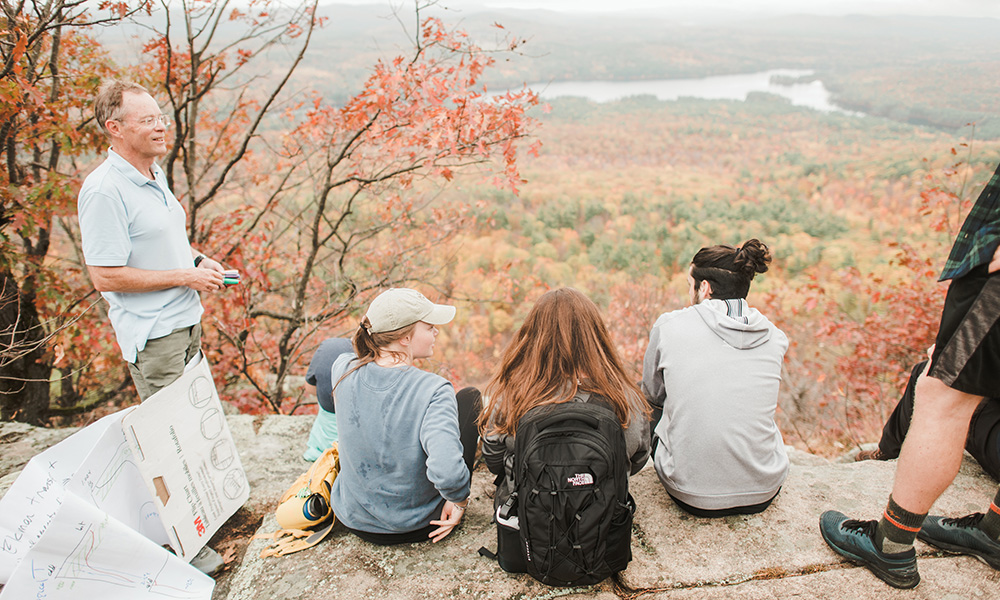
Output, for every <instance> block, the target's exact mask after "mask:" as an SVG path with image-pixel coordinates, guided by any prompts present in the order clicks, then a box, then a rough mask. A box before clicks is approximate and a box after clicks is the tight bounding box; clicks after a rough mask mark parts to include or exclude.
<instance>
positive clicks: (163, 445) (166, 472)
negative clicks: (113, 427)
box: [122, 360, 250, 560]
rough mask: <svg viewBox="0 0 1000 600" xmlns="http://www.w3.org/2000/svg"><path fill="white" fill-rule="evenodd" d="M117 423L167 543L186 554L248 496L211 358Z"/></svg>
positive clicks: (186, 556) (194, 551)
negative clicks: (210, 364) (150, 498)
mask: <svg viewBox="0 0 1000 600" xmlns="http://www.w3.org/2000/svg"><path fill="white" fill-rule="evenodd" d="M122 428H123V429H124V430H125V437H126V438H128V442H129V446H130V447H131V448H132V454H133V455H134V457H135V461H136V464H138V466H139V470H140V471H141V472H142V475H143V481H144V482H145V484H146V487H147V489H148V490H149V494H150V495H151V496H152V498H153V502H154V504H155V506H156V508H157V511H158V512H159V514H160V515H161V518H162V519H163V523H164V525H165V526H166V530H167V536H168V538H169V540H170V547H171V548H173V549H174V551H175V552H176V553H177V555H178V556H180V557H181V558H184V559H185V560H190V559H191V558H192V557H193V556H194V555H195V554H197V552H198V550H200V549H201V548H202V546H204V545H205V543H206V542H207V541H208V540H209V538H211V537H212V535H213V534H214V533H215V532H216V531H218V530H219V527H221V526H222V524H223V523H225V522H226V519H228V518H229V517H231V516H232V515H233V513H235V512H236V511H237V509H239V508H240V507H241V506H243V504H244V503H245V502H246V501H247V499H249V498H250V486H249V484H248V483H247V478H246V473H245V472H244V471H243V464H242V463H241V462H240V457H239V454H237V452H236V444H235V443H234V442H233V436H232V434H231V433H230V431H229V425H228V423H227V422H226V417H225V414H224V413H223V411H222V402H221V401H220V400H219V394H218V393H217V392H216V390H215V384H214V383H213V381H212V373H211V372H210V371H209V369H208V361H206V360H201V361H199V362H198V363H197V365H196V366H194V367H193V368H191V369H190V370H188V371H187V372H186V373H184V375H182V376H181V377H180V379H178V380H177V381H175V382H174V383H172V384H170V386H168V387H166V388H164V389H162V390H160V391H159V392H157V393H156V394H154V395H153V396H152V397H150V398H149V399H148V400H146V401H145V402H143V403H142V405H140V406H138V407H137V408H136V409H135V410H133V411H132V412H130V413H128V414H127V415H125V416H124V417H123V418H122Z"/></svg>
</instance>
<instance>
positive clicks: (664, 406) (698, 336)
mask: <svg viewBox="0 0 1000 600" xmlns="http://www.w3.org/2000/svg"><path fill="white" fill-rule="evenodd" d="M770 262H771V254H770V252H769V251H768V249H767V246H765V245H764V244H763V243H761V242H760V241H759V240H756V239H752V240H749V241H747V242H746V243H745V244H743V246H741V247H739V248H734V247H732V246H726V245H718V246H710V247H707V248H702V249H701V250H699V251H698V253H697V254H695V255H694V259H693V260H692V261H691V267H690V269H689V271H688V288H689V289H688V291H689V294H690V298H691V306H688V307H687V308H683V309H680V310H675V311H672V312H668V313H664V314H662V315H660V317H659V318H658V319H657V320H656V323H655V324H654V325H653V329H652V331H651V332H650V334H649V347H648V348H647V349H646V356H645V360H644V361H643V376H642V389H643V393H644V394H645V396H646V399H647V401H649V403H650V405H652V407H653V411H654V421H653V423H654V432H653V451H652V453H653V464H654V466H655V468H656V473H657V475H659V477H660V482H661V483H663V487H665V488H666V490H667V493H668V494H669V495H670V497H671V498H672V499H673V500H674V502H675V503H676V504H677V505H678V506H679V507H680V508H681V509H683V510H685V511H686V512H688V513H691V514H693V515H695V516H699V517H721V516H726V515H733V514H753V513H758V512H761V511H763V510H764V509H766V508H767V507H768V506H769V505H770V504H771V501H772V500H774V498H775V496H777V494H778V491H779V490H780V489H781V485H782V483H784V481H785V476H786V475H787V473H788V457H787V455H786V454H785V446H784V442H783V441H782V438H781V432H780V431H778V426H777V424H776V423H775V422H774V413H775V410H776V409H777V405H778V387H779V385H780V383H781V365H782V361H783V360H784V356H785V351H786V350H787V349H788V338H787V337H786V336H785V334H784V333H783V332H782V331H781V330H780V329H778V328H777V327H775V326H774V324H773V323H771V322H770V321H769V320H768V319H767V317H765V316H764V315H763V314H761V312H760V311H759V310H757V309H756V308H751V307H750V305H749V304H747V300H746V296H747V292H749V291H750V282H751V281H752V280H753V278H754V276H755V275H756V274H757V273H764V272H765V271H767V269H768V264H769V263H770ZM661 414H662V416H661Z"/></svg>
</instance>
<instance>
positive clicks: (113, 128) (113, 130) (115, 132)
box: [104, 119, 122, 137]
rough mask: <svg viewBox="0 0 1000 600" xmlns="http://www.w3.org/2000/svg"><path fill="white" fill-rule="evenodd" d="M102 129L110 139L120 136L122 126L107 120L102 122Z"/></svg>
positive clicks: (113, 120) (115, 121)
mask: <svg viewBox="0 0 1000 600" xmlns="http://www.w3.org/2000/svg"><path fill="white" fill-rule="evenodd" d="M104 128H105V129H106V130H107V131H108V133H110V134H111V136H112V137H119V136H121V134H122V124H121V123H119V122H118V121H117V120H115V119H108V120H107V121H105V122H104Z"/></svg>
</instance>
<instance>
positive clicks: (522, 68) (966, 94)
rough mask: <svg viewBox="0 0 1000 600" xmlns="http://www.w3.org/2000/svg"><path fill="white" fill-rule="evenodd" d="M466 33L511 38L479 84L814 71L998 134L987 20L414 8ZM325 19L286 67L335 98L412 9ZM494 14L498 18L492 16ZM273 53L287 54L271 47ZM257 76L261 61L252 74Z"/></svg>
mask: <svg viewBox="0 0 1000 600" xmlns="http://www.w3.org/2000/svg"><path fill="white" fill-rule="evenodd" d="M423 14H424V15H440V16H442V17H444V18H445V20H446V21H447V22H449V23H455V24H457V26H458V27H461V28H463V29H465V30H466V31H468V32H469V34H470V35H471V36H472V37H473V39H476V40H477V41H478V43H479V44H480V45H482V46H484V47H496V46H498V45H500V46H502V45H503V44H504V38H505V37H506V36H508V35H509V36H514V37H516V39H518V40H521V41H524V42H525V43H523V44H522V45H521V46H520V47H519V50H518V53H517V54H514V55H511V54H507V53H503V54H498V55H497V58H498V61H499V64H498V65H497V68H496V69H494V70H493V71H492V72H491V73H490V74H489V80H488V81H487V84H488V85H489V88H490V89H492V90H504V89H507V88H509V87H519V86H520V85H522V84H524V83H525V82H546V81H571V80H617V81H624V80H648V79H671V78H692V77H704V76H709V75H721V74H731V73H752V72H757V71H764V70H768V69H774V68H802V69H811V70H814V71H815V72H816V73H817V75H818V77H819V78H820V79H822V81H823V83H824V84H825V85H826V87H827V88H828V89H830V90H831V91H833V92H834V94H835V100H836V101H837V102H838V103H839V104H841V105H842V106H844V107H846V108H849V109H852V110H858V111H862V112H866V113H869V114H874V115H878V116H882V117H886V118H890V119H893V120H896V121H899V122H905V123H910V124H916V125H921V126H930V127H934V128H937V129H940V130H942V131H946V132H948V133H952V134H956V133H958V132H959V131H960V130H961V129H962V128H963V127H964V126H965V125H966V124H967V123H970V122H975V123H976V124H977V129H976V135H977V137H979V138H980V139H1000V104H998V102H997V85H996V82H997V81H1000V44H997V43H996V40H997V31H1000V20H998V19H991V18H979V19H971V18H957V17H906V16H892V17H888V16H887V17H872V16H845V17H823V16H805V15H793V16H782V17H771V18H753V19H743V20H727V21H725V22H718V23H716V24H706V23H705V22H704V21H692V20H690V18H689V16H690V15H677V16H675V17H671V18H664V17H658V16H652V15H638V14H632V13H622V14H620V15H594V14H589V15H588V14H583V15H570V14H567V13H560V12H554V11H550V10H542V9H536V10H513V9H503V10H500V9H485V8H481V7H478V8H477V7H474V6H473V7H470V6H469V5H467V4H465V3H462V4H461V8H457V9H443V8H441V7H440V6H438V7H431V8H430V9H427V10H426V11H425V13H423ZM321 15H322V16H324V17H326V19H327V21H326V24H325V26H324V27H323V29H321V30H320V31H318V32H317V33H316V34H315V35H314V41H313V43H312V45H311V47H310V50H309V52H308V54H307V55H306V57H305V60H304V61H303V63H302V65H301V66H300V68H299V70H298V72H297V74H296V77H295V80H294V85H293V87H292V89H294V90H296V93H308V92H313V91H315V92H318V93H320V94H322V95H323V96H325V97H327V98H328V99H330V100H332V101H335V102H342V101H346V100H347V99H348V98H350V97H351V96H352V95H353V94H354V93H355V92H356V91H357V90H358V89H360V87H361V85H362V83H363V81H364V79H365V78H366V77H367V75H368V73H369V72H370V68H371V66H372V65H373V64H374V63H375V62H376V61H377V60H379V59H382V60H391V59H392V58H393V57H395V56H397V55H398V54H400V53H401V52H402V51H403V49H404V48H410V47H411V46H412V44H411V40H412V38H413V35H414V33H415V31H416V29H417V25H416V22H415V21H416V19H415V16H414V13H413V10H412V8H410V6H409V5H407V4H404V6H403V7H401V8H399V10H398V12H397V13H396V14H394V13H393V11H392V9H391V8H390V7H389V5H388V4H386V5H351V4H327V5H324V6H322V7H321ZM497 25H501V26H502V28H500V27H497ZM97 35H98V37H99V38H101V41H102V42H103V43H105V44H108V45H110V46H112V47H113V48H120V49H121V50H122V55H123V56H129V55H139V46H138V42H137V41H136V39H135V38H134V37H133V36H140V38H138V39H141V36H145V35H147V32H146V30H145V29H139V28H128V27H116V28H114V29H113V30H98V32H97ZM270 59H271V60H272V61H275V62H284V61H287V60H290V58H289V57H288V56H286V55H284V54H282V53H281V52H280V51H274V52H272V53H271V54H270ZM259 75H261V76H265V77H266V76H267V75H268V73H260V74H259Z"/></svg>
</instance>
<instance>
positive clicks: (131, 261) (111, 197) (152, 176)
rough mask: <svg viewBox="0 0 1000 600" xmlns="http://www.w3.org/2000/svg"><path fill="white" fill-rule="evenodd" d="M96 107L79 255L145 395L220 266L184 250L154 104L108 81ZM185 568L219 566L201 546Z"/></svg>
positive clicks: (183, 347)
mask: <svg viewBox="0 0 1000 600" xmlns="http://www.w3.org/2000/svg"><path fill="white" fill-rule="evenodd" d="M94 113H95V116H96V117H97V123H98V125H99V126H100V128H101V130H102V131H103V132H104V134H105V135H107V136H108V139H109V140H110V142H111V148H110V149H109V150H108V158H107V160H105V161H104V163H103V164H101V166H100V167H98V168H97V169H96V170H95V171H94V172H93V173H91V174H90V175H89V176H88V177H87V179H86V181H84V182H83V187H82V188H81V189H80V198H79V202H78V204H77V211H78V214H79V217H80V233H81V237H82V238H83V256H84V259H85V261H86V263H87V270H88V271H89V272H90V278H91V280H93V282H94V287H95V288H97V290H98V291H99V292H101V295H102V296H104V299H105V300H107V301H108V305H109V307H108V317H109V318H110V319H111V326H112V327H114V329H115V336H116V337H117V338H118V345H119V346H120V347H121V350H122V356H123V357H124V358H125V360H126V361H127V362H128V367H129V372H130V373H131V374H132V380H133V381H134V382H135V387H136V390H137V391H138V392H139V397H140V398H141V399H143V400H145V399H146V398H148V397H150V396H152V395H153V394H154V393H156V392H157V391H159V390H160V389H162V388H165V387H167V386H168V385H170V384H171V383H173V382H174V381H175V380H176V379H177V378H178V377H180V376H181V375H182V374H183V373H184V365H185V364H187V362H188V361H190V360H191V359H192V358H194V356H195V355H197V354H198V352H199V350H200V348H201V314H202V312H203V309H202V307H201V300H200V299H199V298H198V292H210V291H215V290H219V289H222V287H223V271H224V270H223V268H222V265H220V264H219V263H217V262H216V261H214V260H211V259H209V258H206V257H205V256H204V255H202V254H198V253H197V252H195V251H193V250H192V249H191V245H190V243H188V238H187V233H186V231H185V221H186V217H185V214H184V209H183V207H181V205H180V203H179V202H177V198H175V197H174V195H173V193H171V191H170V188H169V187H168V186H167V180H166V177H165V176H164V175H163V171H162V170H161V169H160V167H159V166H158V165H157V164H156V162H155V161H156V159H157V158H160V157H161V156H163V155H164V154H166V153H167V138H166V136H167V126H168V125H170V121H169V120H168V119H167V118H166V117H165V116H164V115H163V114H161V113H160V107H159V105H157V103H156V100H154V99H153V97H152V96H150V95H149V92H147V91H146V89H145V88H143V87H142V86H140V85H137V84H135V83H128V82H122V81H117V80H111V81H108V82H106V83H105V84H104V85H102V86H101V89H100V90H99V91H98V93H97V98H96V99H95V101H94ZM191 564H192V565H193V566H194V567H196V568H198V569H200V570H201V571H203V572H205V573H208V574H209V575H211V574H213V573H215V572H217V571H218V570H219V569H220V568H221V567H222V566H223V562H222V558H221V557H220V556H219V554H218V553H217V552H215V551H214V550H212V549H211V548H209V547H208V546H205V547H204V548H202V549H201V551H200V552H198V554H196V555H195V556H194V558H193V559H192V560H191Z"/></svg>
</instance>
